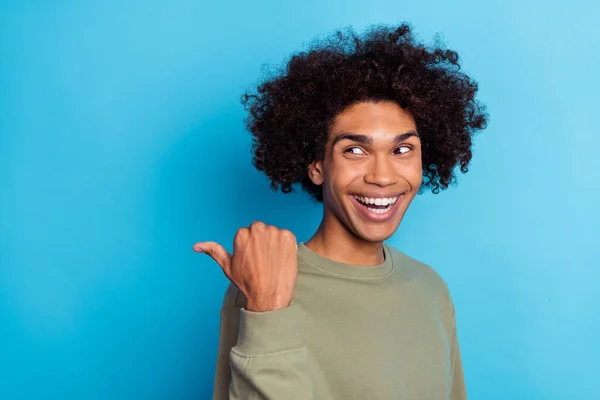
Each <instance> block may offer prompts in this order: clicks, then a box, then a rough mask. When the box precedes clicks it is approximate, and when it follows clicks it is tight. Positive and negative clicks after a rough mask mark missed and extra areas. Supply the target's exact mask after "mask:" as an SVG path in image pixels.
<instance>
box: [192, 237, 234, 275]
mask: <svg viewBox="0 0 600 400" xmlns="http://www.w3.org/2000/svg"><path fill="white" fill-rule="evenodd" d="M194 251H195V252H198V253H204V254H207V255H209V256H210V257H211V258H212V259H213V260H215V261H216V262H217V264H219V265H220V266H221V268H223V269H224V270H228V269H229V265H230V264H231V254H229V252H228V251H227V250H225V248H224V247H223V246H221V245H220V244H218V243H216V242H198V243H196V244H195V245H194Z"/></svg>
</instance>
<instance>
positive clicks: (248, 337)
mask: <svg viewBox="0 0 600 400" xmlns="http://www.w3.org/2000/svg"><path fill="white" fill-rule="evenodd" d="M233 290H234V289H233V288H231V286H230V288H229V289H228V294H229V296H230V297H231V296H232V291H233ZM235 290H237V289H235ZM228 294H227V293H226V296H225V297H226V299H225V302H224V305H223V309H222V310H221V327H220V333H219V337H220V339H219V351H218V357H217V368H216V375H215V386H214V392H213V400H226V399H229V400H241V399H244V400H275V399H277V400H279V399H281V400H285V399H294V400H312V399H313V398H314V397H313V381H312V376H311V373H310V367H309V362H308V351H307V348H306V345H305V343H303V341H302V338H301V335H300V332H299V329H298V321H297V319H298V315H297V314H298V310H297V307H296V306H295V304H294V302H293V301H292V303H291V304H290V306H288V307H286V308H282V309H278V310H273V311H267V312H252V311H248V310H246V309H245V308H244V307H241V308H238V307H235V305H233V304H226V303H227V302H228ZM238 297H243V296H242V295H241V294H239V293H237V294H236V295H235V299H236V300H234V302H235V301H237V298H238Z"/></svg>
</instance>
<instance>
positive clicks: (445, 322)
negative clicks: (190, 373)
mask: <svg viewBox="0 0 600 400" xmlns="http://www.w3.org/2000/svg"><path fill="white" fill-rule="evenodd" d="M384 253H385V261H384V262H383V263H382V264H380V265H377V266H357V265H348V264H343V263H340V262H336V261H332V260H330V259H328V258H325V257H322V256H320V255H318V254H317V253H315V252H313V251H312V250H310V249H309V248H308V247H306V246H305V245H304V244H303V243H300V244H299V245H298V278H297V281H296V286H295V287H294V296H293V299H292V302H291V304H290V305H289V306H288V307H286V308H282V309H278V310H274V311H267V312H251V311H247V310H246V309H245V308H244V306H245V305H246V299H245V298H244V296H243V295H242V294H241V293H240V292H239V290H238V289H237V288H236V287H235V286H234V285H233V284H230V285H229V287H228V288H227V291H226V293H225V299H224V303H223V307H222V309H221V325H220V343H219V350H218V358H217V367H216V375H215V382H214V383H215V386H214V396H213V400H224V399H231V400H238V399H239V400H241V399H244V400H254V399H257V400H258V399H261V400H266V399H268V400H286V399H295V400H313V399H314V400H331V399H340V400H367V399H372V400H390V399H394V400H396V399H427V400H442V399H452V400H458V399H466V393H465V384H464V378H463V371H462V364H461V358H460V351H459V346H458V340H457V336H456V323H455V316H454V306H453V303H452V299H451V297H450V294H449V292H448V289H447V286H446V284H445V283H444V282H443V281H442V279H441V278H440V277H439V275H438V274H437V273H436V272H435V271H434V270H433V269H432V268H431V267H429V266H427V265H425V264H423V263H421V262H419V261H417V260H415V259H413V258H411V257H409V256H407V255H405V254H404V253H402V252H400V251H398V250H396V249H394V248H393V247H391V246H389V245H387V244H384Z"/></svg>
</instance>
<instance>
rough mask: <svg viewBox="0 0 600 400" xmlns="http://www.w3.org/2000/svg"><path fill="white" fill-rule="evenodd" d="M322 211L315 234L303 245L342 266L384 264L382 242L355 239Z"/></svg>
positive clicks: (338, 222) (334, 218) (340, 224)
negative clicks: (342, 264)
mask: <svg viewBox="0 0 600 400" xmlns="http://www.w3.org/2000/svg"><path fill="white" fill-rule="evenodd" d="M327 214H328V213H327V212H326V211H324V213H323V219H322V220H321V224H320V225H319V228H318V229H317V231H316V232H315V234H314V235H313V236H312V237H311V238H310V239H309V240H308V241H307V242H306V243H304V244H305V246H306V247H308V248H309V249H310V250H312V251H314V252H315V253H317V254H319V255H321V256H323V257H326V258H329V259H330V260H333V261H338V262H341V263H344V264H351V265H365V266H376V265H379V264H381V263H383V262H384V260H385V256H384V252H383V242H369V241H366V240H364V239H361V238H359V237H357V236H356V235H355V234H354V233H352V232H350V231H348V229H347V228H346V227H345V226H343V225H342V223H341V222H340V221H339V220H338V219H337V218H336V217H335V216H333V215H327Z"/></svg>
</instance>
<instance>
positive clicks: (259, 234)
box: [194, 222, 298, 312]
mask: <svg viewBox="0 0 600 400" xmlns="http://www.w3.org/2000/svg"><path fill="white" fill-rule="evenodd" d="M194 251H196V252H199V253H205V254H208V255H209V256H211V257H212V258H213V259H214V260H215V261H216V262H217V263H218V264H219V265H220V266H221V268H222V269H223V272H224V273H225V275H226V276H227V278H228V279H229V280H230V281H231V282H232V283H233V284H234V285H235V286H237V287H238V289H239V290H240V291H241V292H242V293H243V294H244V296H246V299H247V305H246V310H248V311H258V312H262V311H271V310H277V309H279V308H284V307H287V306H289V305H290V302H291V301H292V294H293V290H294V285H295V284H296V277H297V275H298V259H297V258H296V257H297V252H298V245H297V244H296V237H295V236H294V234H293V233H292V232H290V231H288V230H286V229H278V228H276V227H274V226H272V225H265V224H264V223H262V222H254V223H252V225H250V227H248V228H241V229H239V230H238V231H237V233H236V234H235V238H234V240H233V255H231V254H229V253H228V252H227V250H225V248H224V247H223V246H221V245H220V244H218V243H215V242H199V243H196V244H195V245H194Z"/></svg>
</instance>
